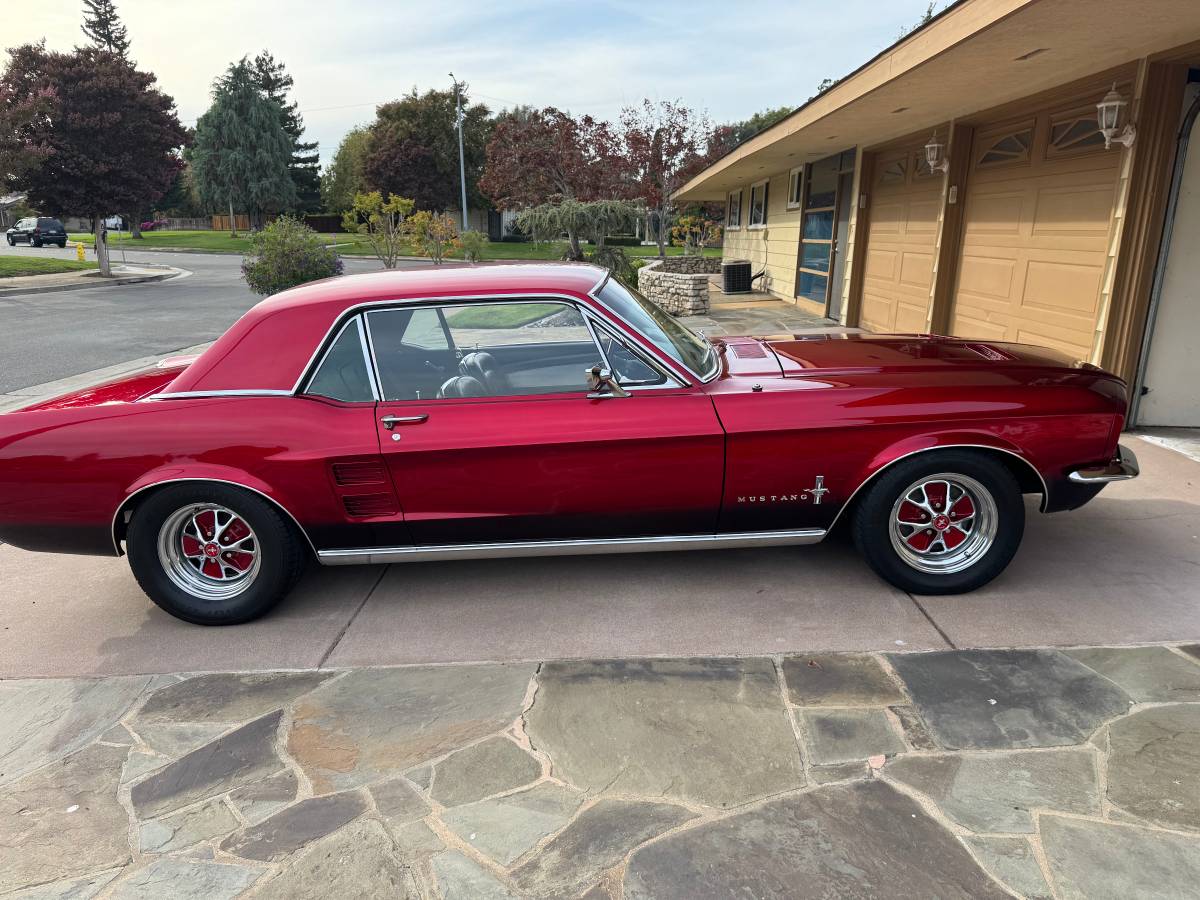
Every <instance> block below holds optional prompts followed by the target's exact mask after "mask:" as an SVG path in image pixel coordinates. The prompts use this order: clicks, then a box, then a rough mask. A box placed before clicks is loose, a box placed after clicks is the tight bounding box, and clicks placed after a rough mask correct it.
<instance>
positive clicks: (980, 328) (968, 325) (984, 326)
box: [953, 309, 1008, 341]
mask: <svg viewBox="0 0 1200 900" xmlns="http://www.w3.org/2000/svg"><path fill="white" fill-rule="evenodd" d="M972 312H973V310H970V309H963V310H961V311H960V312H959V315H958V316H957V317H956V319H955V322H954V327H953V331H954V333H955V334H969V335H970V336H971V337H973V338H978V339H980V340H984V341H1003V340H1006V339H1007V337H1008V323H1007V322H994V321H991V320H990V319H988V318H987V315H986V313H982V314H980V315H978V316H975V315H971V313H972Z"/></svg>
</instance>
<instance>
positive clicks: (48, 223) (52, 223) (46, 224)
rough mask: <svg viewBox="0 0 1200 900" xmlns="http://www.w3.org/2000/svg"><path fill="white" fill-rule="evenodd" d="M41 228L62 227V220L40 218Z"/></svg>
mask: <svg viewBox="0 0 1200 900" xmlns="http://www.w3.org/2000/svg"><path fill="white" fill-rule="evenodd" d="M37 223H38V227H39V228H62V222H60V221H58V219H38V220H37Z"/></svg>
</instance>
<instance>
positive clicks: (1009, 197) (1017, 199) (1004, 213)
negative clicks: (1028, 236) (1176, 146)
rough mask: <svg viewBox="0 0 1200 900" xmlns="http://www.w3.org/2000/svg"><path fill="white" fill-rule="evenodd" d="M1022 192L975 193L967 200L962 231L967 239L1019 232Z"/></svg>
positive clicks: (1023, 200)
mask: <svg viewBox="0 0 1200 900" xmlns="http://www.w3.org/2000/svg"><path fill="white" fill-rule="evenodd" d="M1024 205H1025V196H1024V195H1023V194H993V195H987V194H982V195H975V196H971V197H969V198H968V200H967V206H966V213H965V226H964V229H963V231H964V233H965V234H966V239H967V241H972V240H981V239H983V238H985V237H986V238H988V239H990V238H993V237H995V236H997V235H1011V236H1013V237H1015V236H1017V235H1019V234H1020V233H1021V221H1022V220H1021V214H1022V212H1023V209H1024Z"/></svg>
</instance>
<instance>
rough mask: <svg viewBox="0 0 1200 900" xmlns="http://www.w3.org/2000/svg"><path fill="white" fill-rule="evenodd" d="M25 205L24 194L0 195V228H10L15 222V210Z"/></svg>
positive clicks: (16, 217) (17, 216)
mask: <svg viewBox="0 0 1200 900" xmlns="http://www.w3.org/2000/svg"><path fill="white" fill-rule="evenodd" d="M24 207H25V195H24V194H4V195H3V196H0V228H12V227H13V226H14V225H16V224H17V219H19V218H20V216H19V215H17V211H18V210H20V209H23V208H24Z"/></svg>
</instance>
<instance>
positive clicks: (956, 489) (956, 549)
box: [889, 473, 1000, 575]
mask: <svg viewBox="0 0 1200 900" xmlns="http://www.w3.org/2000/svg"><path fill="white" fill-rule="evenodd" d="M999 524H1000V522H999V514H998V513H997V511H996V501H995V500H994V499H993V497H992V495H991V492H990V491H988V489H987V488H985V487H984V486H983V485H982V484H980V483H979V482H978V481H976V480H975V479H974V478H970V477H968V476H966V475H957V474H948V473H941V474H938V475H929V476H926V477H924V478H921V479H920V480H919V481H914V482H913V483H912V484H910V485H909V486H908V487H907V488H905V490H904V491H903V492H902V493H901V494H900V496H899V498H897V500H896V502H895V504H893V506H892V515H891V522H890V527H889V532H890V534H891V539H892V547H893V548H894V549H895V551H896V553H897V555H898V556H899V557H900V558H901V559H902V560H904V562H905V563H907V564H908V565H909V566H911V567H912V568H914V569H916V570H917V571H918V572H926V573H928V574H931V575H950V574H953V573H955V572H961V571H963V570H964V569H968V568H970V567H971V566H973V565H974V564H975V563H977V562H978V561H979V560H980V559H982V558H983V557H984V556H985V555H986V554H987V552H988V550H990V549H991V548H992V545H993V544H994V543H995V542H996V532H997V531H998V529H999Z"/></svg>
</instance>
